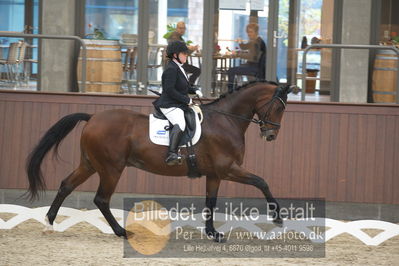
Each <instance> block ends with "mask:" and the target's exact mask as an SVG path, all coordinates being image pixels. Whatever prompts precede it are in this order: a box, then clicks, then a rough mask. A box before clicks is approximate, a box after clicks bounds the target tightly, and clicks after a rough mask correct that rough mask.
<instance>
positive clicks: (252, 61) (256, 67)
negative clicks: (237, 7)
mask: <svg viewBox="0 0 399 266" xmlns="http://www.w3.org/2000/svg"><path fill="white" fill-rule="evenodd" d="M246 30H247V34H248V38H249V41H248V42H247V43H239V46H240V49H241V51H238V52H233V54H236V55H238V57H240V58H243V59H246V60H247V62H246V63H245V64H241V65H240V66H237V67H233V68H230V69H229V70H228V71H227V76H228V90H229V92H232V91H233V88H234V79H235V76H236V75H250V76H255V77H256V78H258V79H264V78H265V62H266V61H265V60H266V44H265V42H264V41H263V40H262V38H261V37H259V35H258V32H259V26H258V24H256V23H250V24H248V25H247V29H246Z"/></svg>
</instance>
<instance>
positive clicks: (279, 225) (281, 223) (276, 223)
mask: <svg viewBox="0 0 399 266" xmlns="http://www.w3.org/2000/svg"><path fill="white" fill-rule="evenodd" d="M273 223H274V225H276V226H278V227H283V219H281V218H280V217H279V218H276V219H274V220H273Z"/></svg>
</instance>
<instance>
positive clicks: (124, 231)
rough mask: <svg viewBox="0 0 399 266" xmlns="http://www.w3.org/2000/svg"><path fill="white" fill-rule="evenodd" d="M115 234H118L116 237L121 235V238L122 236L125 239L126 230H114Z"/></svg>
mask: <svg viewBox="0 0 399 266" xmlns="http://www.w3.org/2000/svg"><path fill="white" fill-rule="evenodd" d="M115 235H116V236H118V237H122V238H124V239H127V233H126V230H123V231H122V230H121V231H117V232H115Z"/></svg>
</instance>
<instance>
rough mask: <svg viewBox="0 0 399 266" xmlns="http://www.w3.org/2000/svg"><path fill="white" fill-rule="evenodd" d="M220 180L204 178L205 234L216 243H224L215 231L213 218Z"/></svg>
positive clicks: (210, 177) (209, 177) (213, 176)
mask: <svg viewBox="0 0 399 266" xmlns="http://www.w3.org/2000/svg"><path fill="white" fill-rule="evenodd" d="M219 185H220V178H219V177H218V176H217V175H207V176H206V201H205V205H206V208H207V214H206V216H205V218H206V221H205V233H206V234H207V235H208V236H210V237H212V238H213V240H214V241H216V242H224V238H223V234H222V233H219V232H217V231H216V230H215V227H214V226H213V217H214V212H215V206H216V200H217V195H218V191H219Z"/></svg>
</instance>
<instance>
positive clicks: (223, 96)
mask: <svg viewBox="0 0 399 266" xmlns="http://www.w3.org/2000/svg"><path fill="white" fill-rule="evenodd" d="M256 83H269V84H272V85H276V86H278V83H276V82H274V81H267V80H253V81H249V82H247V83H244V84H243V85H241V86H239V87H237V88H236V89H235V90H234V91H232V92H225V93H223V94H221V95H220V96H219V97H218V98H217V99H215V100H213V101H212V102H210V103H207V104H203V106H207V105H211V104H214V103H217V102H219V101H220V99H223V98H226V97H228V96H229V95H230V94H233V93H235V92H236V91H239V90H240V89H243V88H248V86H250V85H254V84H256Z"/></svg>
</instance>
